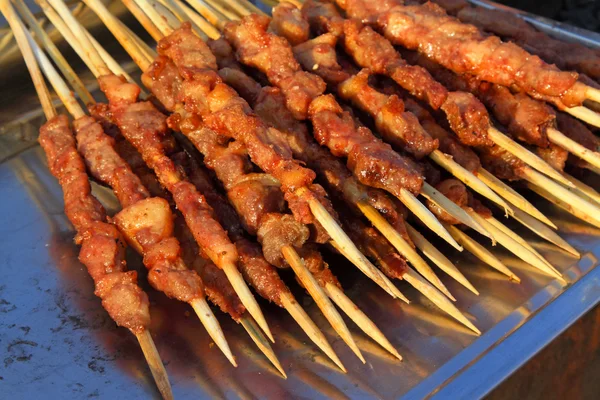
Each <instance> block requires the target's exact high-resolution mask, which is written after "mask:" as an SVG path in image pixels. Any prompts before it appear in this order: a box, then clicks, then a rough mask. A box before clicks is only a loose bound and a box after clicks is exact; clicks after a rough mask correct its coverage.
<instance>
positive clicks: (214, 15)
mask: <svg viewBox="0 0 600 400" xmlns="http://www.w3.org/2000/svg"><path fill="white" fill-rule="evenodd" d="M189 4H190V5H191V6H192V7H193V8H194V10H196V11H197V12H198V14H200V15H202V16H203V17H204V18H206V20H207V21H208V22H210V23H211V24H212V25H213V26H214V27H216V28H217V29H218V30H222V29H223V26H224V24H225V22H224V21H226V20H235V19H239V17H238V16H237V15H236V14H234V13H233V12H232V11H229V10H228V9H225V8H223V7H221V6H220V5H217V4H215V3H213V4H208V3H205V2H204V1H202V0H190V1H189Z"/></svg>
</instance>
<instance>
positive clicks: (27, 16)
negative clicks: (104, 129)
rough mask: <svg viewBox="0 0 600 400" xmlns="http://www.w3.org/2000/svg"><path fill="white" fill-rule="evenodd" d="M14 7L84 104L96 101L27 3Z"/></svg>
mask: <svg viewBox="0 0 600 400" xmlns="http://www.w3.org/2000/svg"><path fill="white" fill-rule="evenodd" d="M13 4H14V6H15V7H16V9H17V10H18V12H19V14H21V16H22V17H23V19H24V20H25V22H26V23H27V25H28V26H29V28H30V29H31V30H32V31H33V32H34V33H35V36H36V38H37V40H39V42H40V43H41V44H42V45H43V46H44V48H45V49H46V51H47V52H48V54H49V55H50V57H51V58H52V60H54V62H55V64H56V65H57V66H58V67H59V69H60V71H61V72H62V73H63V75H64V76H65V77H66V79H67V81H68V82H69V84H70V85H71V87H72V88H73V89H74V90H75V92H76V93H77V96H79V98H80V99H81V101H82V102H83V103H84V104H89V103H92V102H93V101H94V98H93V97H92V95H91V94H90V92H89V91H88V90H87V88H86V87H85V85H84V84H83V82H81V79H80V78H79V76H77V74H76V73H75V71H73V68H71V66H70V65H69V63H68V62H67V60H66V59H65V58H64V57H63V55H62V54H61V53H60V51H59V50H58V48H57V47H56V45H55V44H54V42H53V41H52V39H50V36H48V34H47V33H46V31H45V30H44V29H43V28H42V26H41V25H40V23H39V22H38V21H37V19H35V17H34V16H33V14H32V13H31V11H30V10H29V8H27V6H25V3H23V2H21V1H15V2H14V3H13Z"/></svg>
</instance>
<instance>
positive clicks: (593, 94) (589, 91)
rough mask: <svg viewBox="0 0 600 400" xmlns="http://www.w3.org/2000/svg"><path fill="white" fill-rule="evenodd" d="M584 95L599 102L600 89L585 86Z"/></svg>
mask: <svg viewBox="0 0 600 400" xmlns="http://www.w3.org/2000/svg"><path fill="white" fill-rule="evenodd" d="M585 89H586V95H587V98H588V99H589V100H592V101H595V102H596V103H600V90H598V89H596V88H594V87H591V86H586V88H585Z"/></svg>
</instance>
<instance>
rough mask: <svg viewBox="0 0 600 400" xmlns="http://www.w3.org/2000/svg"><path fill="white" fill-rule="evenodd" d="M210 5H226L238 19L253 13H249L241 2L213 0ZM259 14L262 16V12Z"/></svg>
mask: <svg viewBox="0 0 600 400" xmlns="http://www.w3.org/2000/svg"><path fill="white" fill-rule="evenodd" d="M210 3H211V4H215V3H218V4H220V5H226V6H228V7H229V8H230V9H232V10H234V11H235V12H236V13H237V15H239V16H240V17H245V16H246V15H249V14H252V13H253V12H254V11H250V10H249V9H248V8H246V7H245V5H244V4H242V3H241V2H238V1H222V0H215V1H211V2H210ZM260 13H261V14H264V13H263V12H262V11H260Z"/></svg>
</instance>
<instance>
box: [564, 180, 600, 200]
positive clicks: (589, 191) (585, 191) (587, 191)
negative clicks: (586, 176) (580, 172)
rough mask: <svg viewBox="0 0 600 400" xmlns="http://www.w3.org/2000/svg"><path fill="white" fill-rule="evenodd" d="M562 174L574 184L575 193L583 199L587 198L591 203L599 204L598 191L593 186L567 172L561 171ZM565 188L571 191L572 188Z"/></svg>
mask: <svg viewBox="0 0 600 400" xmlns="http://www.w3.org/2000/svg"><path fill="white" fill-rule="evenodd" d="M563 175H565V176H567V178H568V179H569V180H570V181H571V182H573V184H575V187H576V189H575V193H577V194H578V195H579V196H581V197H583V198H584V199H585V200H588V201H589V202H591V203H592V204H596V205H598V206H600V193H598V192H597V191H596V190H595V189H594V188H592V187H590V186H588V185H586V184H585V183H583V182H581V181H580V180H579V179H576V178H574V177H573V176H571V175H569V174H567V173H566V172H563ZM567 189H569V190H571V191H573V189H571V188H567Z"/></svg>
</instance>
